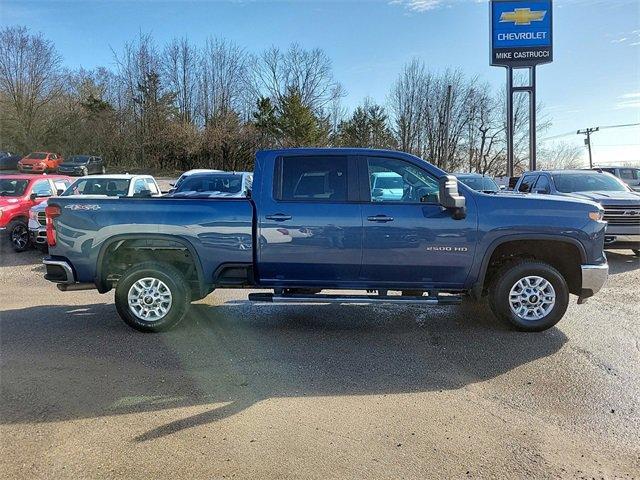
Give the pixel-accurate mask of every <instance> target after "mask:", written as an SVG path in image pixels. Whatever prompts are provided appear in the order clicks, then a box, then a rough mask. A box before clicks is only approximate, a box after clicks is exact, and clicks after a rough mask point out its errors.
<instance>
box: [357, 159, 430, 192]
mask: <svg viewBox="0 0 640 480" xmlns="http://www.w3.org/2000/svg"><path fill="white" fill-rule="evenodd" d="M367 164H368V169H369V187H370V199H371V201H372V202H399V203H438V200H439V199H438V193H439V186H438V181H437V180H436V179H435V178H433V177H431V176H430V175H429V174H428V173H427V172H425V171H424V170H422V169H421V168H418V167H416V166H415V165H412V164H411V163H408V162H405V161H402V160H397V159H393V158H376V157H370V158H368V159H367Z"/></svg>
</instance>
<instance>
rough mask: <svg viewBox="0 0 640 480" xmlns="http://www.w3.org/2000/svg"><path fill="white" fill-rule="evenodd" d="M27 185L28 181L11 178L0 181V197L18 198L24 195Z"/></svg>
mask: <svg viewBox="0 0 640 480" xmlns="http://www.w3.org/2000/svg"><path fill="white" fill-rule="evenodd" d="M27 185H29V180H18V179H13V178H3V179H0V196H2V197H20V196H22V195H23V194H24V192H25V190H26V189H27Z"/></svg>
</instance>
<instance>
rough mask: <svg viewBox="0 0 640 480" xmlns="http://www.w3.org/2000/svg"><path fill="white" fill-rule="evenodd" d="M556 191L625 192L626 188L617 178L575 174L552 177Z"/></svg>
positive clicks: (593, 174) (592, 174)
mask: <svg viewBox="0 0 640 480" xmlns="http://www.w3.org/2000/svg"><path fill="white" fill-rule="evenodd" d="M553 181H554V182H555V184H556V190H558V191H559V192H562V193H573V192H626V191H628V190H627V187H626V186H625V185H624V184H623V183H622V182H621V181H620V180H618V179H617V178H615V177H612V176H611V175H607V174H606V173H575V174H564V175H563V174H560V173H556V174H554V175H553Z"/></svg>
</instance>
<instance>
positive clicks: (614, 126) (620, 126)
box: [540, 123, 640, 142]
mask: <svg viewBox="0 0 640 480" xmlns="http://www.w3.org/2000/svg"><path fill="white" fill-rule="evenodd" d="M637 126H640V123H624V124H620V125H605V126H604V127H598V128H600V130H605V129H610V128H624V127H637ZM574 132H575V130H571V131H570V132H565V133H559V134H558V135H553V136H551V137H546V138H543V139H541V140H540V141H541V142H546V141H547V140H555V139H556V138H562V137H568V136H570V135H575V133H574Z"/></svg>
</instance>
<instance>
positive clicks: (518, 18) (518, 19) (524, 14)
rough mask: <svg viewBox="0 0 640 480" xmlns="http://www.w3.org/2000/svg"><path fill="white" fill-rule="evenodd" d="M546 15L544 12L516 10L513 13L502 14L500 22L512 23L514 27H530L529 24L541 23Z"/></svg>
mask: <svg viewBox="0 0 640 480" xmlns="http://www.w3.org/2000/svg"><path fill="white" fill-rule="evenodd" d="M546 14H547V11H546V10H534V11H531V9H530V8H516V9H514V10H513V12H502V15H500V22H513V23H514V24H515V25H531V22H541V21H542V20H543V19H544V16H545V15H546Z"/></svg>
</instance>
